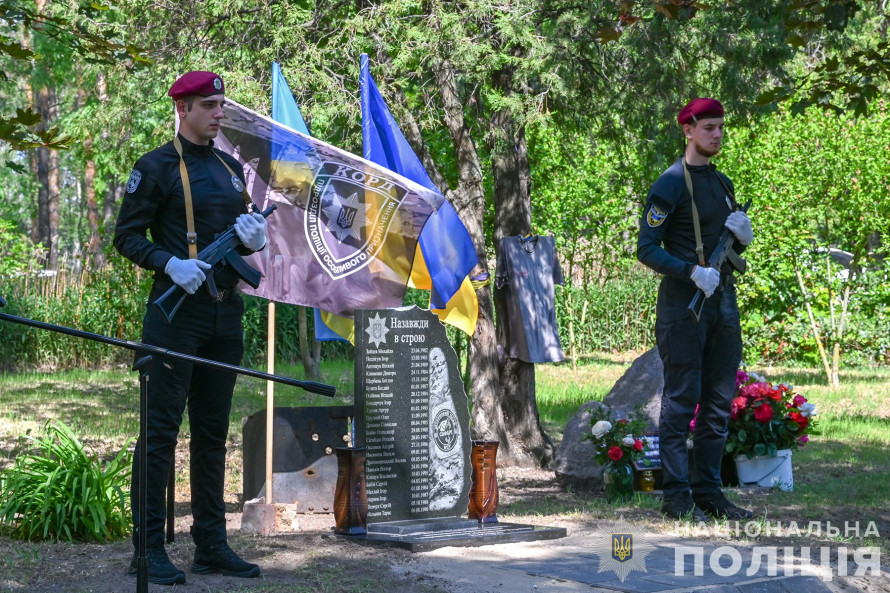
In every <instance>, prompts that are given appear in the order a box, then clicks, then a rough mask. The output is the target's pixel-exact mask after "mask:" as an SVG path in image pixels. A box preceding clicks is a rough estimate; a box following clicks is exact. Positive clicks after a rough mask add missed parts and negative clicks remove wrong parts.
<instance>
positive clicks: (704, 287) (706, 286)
mask: <svg viewBox="0 0 890 593" xmlns="http://www.w3.org/2000/svg"><path fill="white" fill-rule="evenodd" d="M689 277H690V278H691V279H692V281H693V282H695V285H696V286H697V287H698V288H699V290H701V291H702V292H703V293H705V298H709V297H710V296H711V295H712V294H714V291H715V290H717V285H718V284H720V272H718V271H717V270H715V269H714V268H704V267H702V266H695V267H694V268H693V269H692V275H691V276H689Z"/></svg>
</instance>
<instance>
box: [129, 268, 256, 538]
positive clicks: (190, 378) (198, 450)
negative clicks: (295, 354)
mask: <svg viewBox="0 0 890 593" xmlns="http://www.w3.org/2000/svg"><path fill="white" fill-rule="evenodd" d="M166 288H167V286H163V285H159V284H158V283H156V285H155V286H154V287H153V288H152V292H151V296H150V297H149V305H148V309H147V311H146V314H145V320H144V325H143V330H142V331H143V333H142V340H143V342H144V343H146V344H151V345H155V346H160V347H162V348H166V349H167V350H171V351H174V352H180V353H183V354H189V355H193V356H198V357H201V358H206V359H209V360H214V361H217V362H223V363H227V364H233V365H238V364H240V362H241V357H242V355H243V354H244V339H243V330H242V327H241V317H242V315H243V313H244V305H243V303H242V301H241V297H240V296H238V295H234V296H232V297H231V298H230V299H229V300H227V301H224V302H220V303H213V302H210V301H209V300H207V299H206V298H203V297H202V296H201V294H200V292H199V295H198V296H197V297H189V298H187V299H186V300H185V302H184V303H183V305H182V307H181V308H180V310H179V311H178V312H177V313H176V316H175V317H174V318H173V321H172V322H171V323H169V324H168V323H166V321H165V320H164V319H163V317H162V316H161V314H160V312H158V311H157V309H156V308H155V307H154V306H152V305H151V303H153V302H154V301H155V299H157V298H158V296H160V295H161V294H162V293H163V291H164V290H166ZM202 288H203V287H202ZM148 378H149V380H148V427H147V428H148V433H147V434H148V439H147V441H148V442H147V453H148V454H147V458H148V460H147V465H148V475H147V480H146V487H147V500H146V507H147V508H146V539H147V543H148V546H149V547H154V546H159V545H162V544H163V542H164V525H165V520H166V492H167V477H168V475H169V471H170V465H171V464H172V463H173V458H174V453H175V450H176V441H177V436H178V434H179V427H180V425H181V424H182V417H183V412H184V410H185V409H186V406H187V407H188V414H189V424H190V439H189V457H190V479H191V509H192V515H193V517H194V524H193V526H192V535H193V537H194V539H195V542H196V543H197V544H198V545H199V546H206V545H213V544H214V543H218V542H220V541H225V539H226V518H225V503H224V500H223V490H224V482H225V461H226V438H227V436H228V429H229V412H230V410H231V406H232V393H233V391H234V388H235V379H236V378H237V375H236V374H235V373H232V372H228V371H220V370H217V369H213V368H209V367H203V366H200V365H193V364H191V363H187V362H183V361H180V360H175V359H169V358H158V357H156V358H155V360H154V361H153V364H152V367H151V369H150V372H149V376H148ZM138 455H139V450H138V447H137V452H136V459H135V460H134V464H133V488H132V491H131V493H130V499H131V502H132V507H133V525H134V529H133V531H134V542H135V541H136V535H135V533H136V527H138V525H139V516H138V506H137V502H138V492H139V490H138V488H139V476H138V471H137V468H138V463H139V459H138Z"/></svg>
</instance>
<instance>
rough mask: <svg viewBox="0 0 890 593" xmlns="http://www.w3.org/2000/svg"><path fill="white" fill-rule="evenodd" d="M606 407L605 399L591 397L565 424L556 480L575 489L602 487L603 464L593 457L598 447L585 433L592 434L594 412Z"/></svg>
mask: <svg viewBox="0 0 890 593" xmlns="http://www.w3.org/2000/svg"><path fill="white" fill-rule="evenodd" d="M604 407H605V406H604V405H603V404H602V402H598V401H589V402H587V403H586V404H584V405H582V406H581V407H580V408H578V411H577V412H576V413H575V415H574V416H572V418H571V420H569V423H568V424H566V427H565V430H564V431H563V433H562V442H560V443H559V448H557V450H556V457H555V463H554V468H553V469H554V471H555V473H556V480H557V481H558V482H559V483H560V485H561V486H562V487H564V488H572V489H573V490H601V489H602V487H603V467H602V466H601V465H598V464H597V463H596V462H595V461H594V460H593V456H594V454H596V447H594V446H593V442H592V441H590V440H589V439H588V438H586V435H588V434H590V428H591V427H590V416H591V414H592V413H593V412H594V411H595V410H599V409H602V408H604Z"/></svg>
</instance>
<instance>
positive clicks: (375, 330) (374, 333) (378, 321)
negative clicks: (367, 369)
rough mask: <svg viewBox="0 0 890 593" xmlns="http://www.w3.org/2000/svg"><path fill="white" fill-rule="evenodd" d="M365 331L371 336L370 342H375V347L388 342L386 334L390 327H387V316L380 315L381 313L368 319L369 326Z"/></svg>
mask: <svg viewBox="0 0 890 593" xmlns="http://www.w3.org/2000/svg"><path fill="white" fill-rule="evenodd" d="M365 333H367V334H368V337H369V338H370V339H369V340H368V341H369V342H374V348H380V344H386V334H387V333H389V329H388V328H387V327H386V317H380V313H378V314H377V316H376V317H374V318H371V319H368V327H367V328H365Z"/></svg>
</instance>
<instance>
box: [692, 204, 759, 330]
mask: <svg viewBox="0 0 890 593" xmlns="http://www.w3.org/2000/svg"><path fill="white" fill-rule="evenodd" d="M750 207H751V200H748V203H747V204H745V205H744V206H743V207H742V208H739V210H741V211H742V212H745V213H747V212H748V208H750ZM733 245H735V235H733V234H732V231H730V230H729V229H727V228H724V229H723V232H722V233H720V238H719V239H717V247H715V248H714V251H713V253H711V257H710V258H709V259H708V267H709V268H714V269H715V270H717V271H718V272H719V271H720V270H722V269H723V264H725V263H729V265H730V266H732V267H733V269H735V270H736V271H737V272H738V273H739V274H744V273H745V270H746V269H747V267H748V262H746V261H745V260H743V259H742V258H741V257H739V254H738V253H736V252H735V250H734V249H733V248H732V246H733ZM707 298H708V297H706V296H705V293H704V292H702V290H701V289H699V290H697V291H696V292H695V296H694V297H692V301H691V302H690V303H689V307H687V308H688V309H689V314H690V315H692V317H693V318H694V319H695V321H696V322H697V321H698V320H699V319H700V318H701V310H702V307H704V306H705V299H707Z"/></svg>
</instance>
